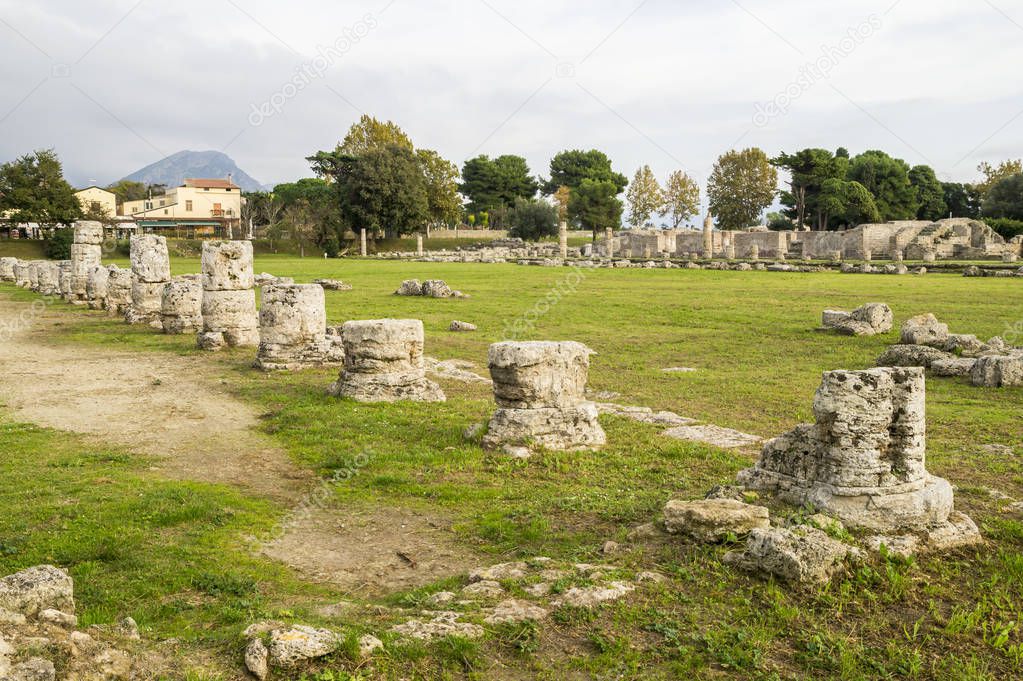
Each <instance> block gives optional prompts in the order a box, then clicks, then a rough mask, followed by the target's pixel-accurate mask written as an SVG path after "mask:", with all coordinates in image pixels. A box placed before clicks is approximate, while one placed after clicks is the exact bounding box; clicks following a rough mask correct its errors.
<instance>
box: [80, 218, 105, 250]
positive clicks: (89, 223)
mask: <svg viewBox="0 0 1023 681" xmlns="http://www.w3.org/2000/svg"><path fill="white" fill-rule="evenodd" d="M74 229H75V236H74V243H76V244H90V245H93V246H100V245H102V244H103V223H101V222H96V221H94V220H79V221H77V222H75V227H74Z"/></svg>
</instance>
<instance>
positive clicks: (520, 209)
mask: <svg viewBox="0 0 1023 681" xmlns="http://www.w3.org/2000/svg"><path fill="white" fill-rule="evenodd" d="M508 217H509V221H508V222H509V224H510V225H511V229H510V230H509V235H510V236H513V237H518V238H520V239H527V240H535V239H542V238H543V237H545V236H554V235H556V234H557V233H558V209H557V208H555V207H554V206H552V205H550V204H549V203H547V202H546V201H540V200H538V199H516V201H515V207H514V208H512V209H511V212H510V214H509V216H508Z"/></svg>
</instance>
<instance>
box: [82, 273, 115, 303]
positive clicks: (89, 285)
mask: <svg viewBox="0 0 1023 681" xmlns="http://www.w3.org/2000/svg"><path fill="white" fill-rule="evenodd" d="M109 285H110V269H109V268H107V267H103V266H102V265H100V266H98V267H93V268H92V270H90V271H89V276H88V278H87V279H86V282H85V298H86V300H87V301H88V303H89V309H91V310H102V309H104V308H105V307H106V306H107V292H108V290H109Z"/></svg>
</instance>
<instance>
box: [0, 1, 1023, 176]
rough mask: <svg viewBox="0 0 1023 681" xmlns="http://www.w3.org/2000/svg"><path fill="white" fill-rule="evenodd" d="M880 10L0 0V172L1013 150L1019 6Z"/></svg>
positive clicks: (970, 154) (1017, 118)
mask: <svg viewBox="0 0 1023 681" xmlns="http://www.w3.org/2000/svg"><path fill="white" fill-rule="evenodd" d="M893 2H894V0H879V1H878V0H873V1H872V0H828V1H827V2H821V1H820V0H786V1H785V2H779V1H777V0H775V1H773V2H769V1H767V0H739V1H738V2H733V1H731V0H717V1H711V0H646V1H645V2H643V1H641V0H621V1H620V2H612V1H610V0H589V1H588V2H579V0H575V1H573V2H567V1H564V0H535V1H534V0H393V1H389V0H372V1H366V2H363V1H344V0H340V1H338V0H335V1H332V2H328V1H325V0H324V1H319V0H290V1H289V2H271V1H269V0H266V1H264V0H259V1H255V2H250V1H248V0H179V1H178V2H173V3H169V2H159V1H157V0H141V2H140V1H139V0H89V2H81V0H36V1H33V2H26V1H25V0H0V75H2V84H3V87H2V88H0V159H2V160H8V159H11V158H14V157H16V156H18V155H21V154H23V153H27V152H30V151H32V150H34V149H39V148H46V147H53V148H55V149H56V150H57V152H58V153H59V154H60V156H61V158H62V160H63V161H64V166H65V171H66V174H67V176H68V178H69V180H70V181H71V182H72V183H74V184H78V185H85V184H89V183H92V182H97V183H108V182H111V181H113V180H116V179H118V178H120V177H122V176H124V175H127V174H129V173H131V172H132V171H134V170H136V169H138V168H140V167H142V166H145V165H147V164H149V163H152V162H154V161H157V160H159V159H160V158H162V157H163V156H166V155H169V154H171V153H174V152H176V151H180V150H182V149H192V150H205V149H218V150H223V151H225V152H226V153H227V154H228V155H230V156H231V157H233V158H234V160H235V161H236V162H237V163H238V165H239V166H240V167H241V168H243V169H244V170H245V171H246V172H248V173H249V174H251V175H252V176H253V177H255V178H256V179H257V180H259V181H260V182H263V183H274V182H278V181H287V180H293V179H296V178H298V177H302V176H307V175H309V169H308V165H307V164H306V162H305V161H304V157H305V156H307V155H309V154H310V153H312V152H314V151H315V150H317V149H327V148H332V147H333V146H334V145H335V144H336V143H337V142H338V140H339V139H340V138H341V137H343V136H344V133H345V131H346V129H347V128H348V126H349V125H350V124H351V123H352V122H354V121H355V120H356V119H357V118H358V117H359V115H361V114H362V113H368V114H371V115H374V116H376V117H378V118H383V119H391V120H394V121H395V122H397V123H398V124H399V125H401V127H402V128H404V129H405V130H406V131H407V132H408V133H409V135H410V136H411V137H412V140H413V142H414V143H415V144H416V146H417V147H425V148H433V149H437V150H438V151H440V153H441V154H442V155H444V156H445V157H447V158H449V159H451V160H452V161H455V162H456V163H458V164H459V165H461V164H462V162H463V161H465V160H466V159H467V158H471V157H472V156H475V155H477V154H480V153H486V154H491V155H499V154H503V153H511V154H519V155H522V156H525V157H526V158H527V159H528V161H529V164H530V167H531V168H532V170H533V172H534V173H536V174H545V173H546V171H547V167H548V163H549V161H550V157H551V156H552V155H553V154H555V153H556V152H557V151H559V150H561V149H566V148H587V149H588V148H593V147H596V148H599V149H601V150H603V151H605V152H607V153H608V154H609V155H610V156H611V158H612V159H613V161H614V164H615V167H616V169H617V170H619V171H621V172H624V173H626V174H627V175H629V176H630V177H631V176H632V173H633V172H634V171H635V170H636V168H637V167H639V166H640V165H642V164H644V163H648V164H650V165H651V166H652V167H653V169H654V170H655V172H656V173H657V174H658V176H661V177H663V176H664V175H666V174H667V173H668V172H670V171H671V170H674V169H676V168H682V169H685V170H687V171H688V172H689V173H690V174H692V175H694V176H695V177H696V178H697V179H698V180H700V182H701V184H702V182H703V181H704V180H705V178H706V176H707V174H708V172H709V170H710V167H711V165H712V163H713V162H714V159H715V158H716V157H717V156H718V155H719V154H721V153H722V152H724V151H726V150H728V149H730V148H733V147H747V146H759V147H761V148H763V149H764V150H766V151H767V152H768V153H769V154H774V153H777V152H778V151H781V150H788V151H792V150H795V149H798V148H802V147H807V146H816V147H826V148H832V149H833V148H835V147H838V146H845V147H847V148H849V150H850V151H851V152H852V153H853V154H855V153H857V152H859V151H862V150H865V149H871V148H880V149H884V150H886V151H888V152H889V153H892V154H893V155H896V156H900V157H902V158H905V159H906V160H907V161H909V162H910V163H911V164H917V163H927V164H930V165H932V166H933V167H934V168H935V170H937V172H938V175H939V177H941V178H943V179H956V180H970V179H973V178H974V177H975V175H976V173H975V167H976V165H977V163H979V162H980V161H982V160H990V161H996V160H1001V159H1004V158H1009V157H1020V156H1023V77H1021V65H1023V0H992V1H991V2H987V1H986V0H901V1H900V2H894V5H893ZM811 65H813V68H812V69H810V68H809V67H810V66H811ZM296 83H297V84H296Z"/></svg>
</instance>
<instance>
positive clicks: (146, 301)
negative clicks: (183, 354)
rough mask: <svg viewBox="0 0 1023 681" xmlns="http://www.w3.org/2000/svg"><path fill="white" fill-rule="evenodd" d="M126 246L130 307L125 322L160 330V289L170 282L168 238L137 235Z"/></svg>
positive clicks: (161, 299) (161, 295)
mask: <svg viewBox="0 0 1023 681" xmlns="http://www.w3.org/2000/svg"><path fill="white" fill-rule="evenodd" d="M129 243H130V244H131V305H130V306H129V307H128V310H127V312H125V313H124V320H125V321H126V322H128V323H129V324H150V325H152V326H154V327H157V328H162V322H161V308H162V305H163V287H164V286H166V285H167V283H168V282H169V281H170V279H171V273H170V254H169V253H168V252H167V239H166V237H162V236H156V235H155V234H137V235H134V236H132V237H131V239H130V242H129ZM97 264H98V263H97Z"/></svg>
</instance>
